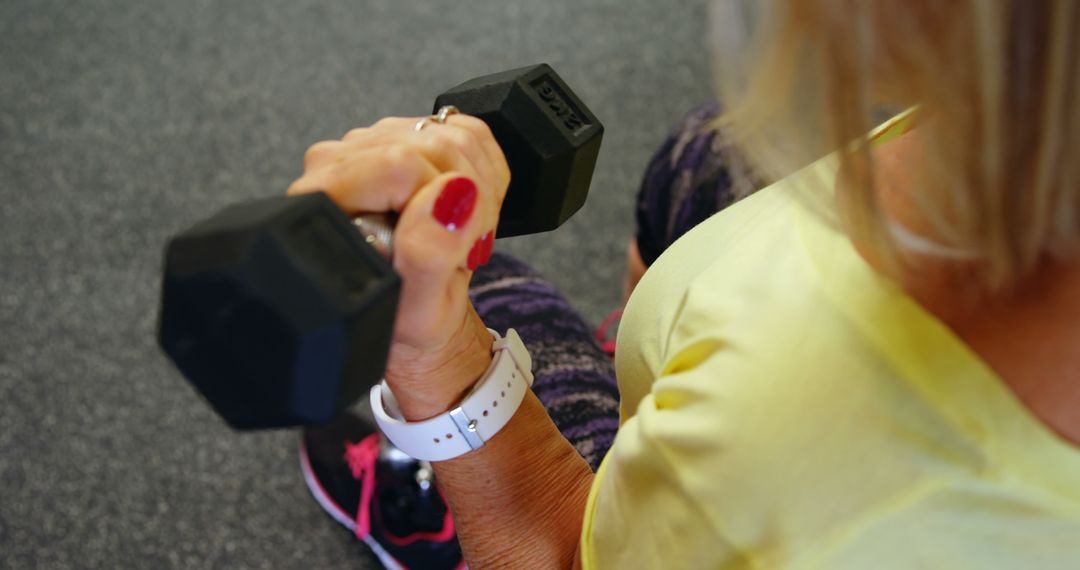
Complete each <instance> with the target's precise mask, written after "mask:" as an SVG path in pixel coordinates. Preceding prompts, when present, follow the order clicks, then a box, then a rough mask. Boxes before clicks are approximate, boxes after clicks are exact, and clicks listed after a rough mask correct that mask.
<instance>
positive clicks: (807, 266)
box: [581, 159, 1080, 569]
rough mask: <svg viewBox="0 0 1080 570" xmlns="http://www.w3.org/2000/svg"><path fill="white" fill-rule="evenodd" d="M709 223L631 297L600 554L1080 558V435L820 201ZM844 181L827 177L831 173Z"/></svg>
mask: <svg viewBox="0 0 1080 570" xmlns="http://www.w3.org/2000/svg"><path fill="white" fill-rule="evenodd" d="M813 177H820V178H819V180H824V181H826V182H828V181H830V180H835V161H833V160H830V159H825V160H822V161H820V162H818V163H815V164H813V165H811V166H810V167H807V168H806V169H804V170H802V171H800V172H798V173H796V174H794V175H793V176H791V177H789V178H788V179H785V180H784V181H781V182H779V183H777V184H775V185H773V186H772V187H770V188H767V189H765V190H762V191H760V192H758V193H757V194H755V195H753V196H751V197H750V198H747V199H745V200H743V201H742V202H740V203H738V204H736V205H735V206H732V207H730V208H728V209H727V210H724V211H723V212H721V213H719V214H717V215H715V216H713V217H712V218H710V219H708V220H707V221H705V222H703V223H702V224H700V225H699V226H698V227H696V228H694V229H693V230H691V231H690V232H689V233H687V234H686V235H685V236H684V237H683V238H682V239H680V240H679V241H678V242H676V243H675V244H674V245H673V246H671V247H670V248H669V249H668V251H667V252H665V253H664V254H663V255H662V256H661V257H660V258H659V259H658V260H657V261H656V263H655V264H654V265H653V267H651V268H650V269H649V271H648V272H647V274H646V275H645V277H644V279H643V280H642V281H641V283H640V284H639V285H638V286H637V289H636V290H635V292H634V295H633V297H632V298H631V299H630V302H629V304H628V306H627V308H626V312H625V316H624V318H623V321H622V324H621V326H620V331H619V339H618V352H617V355H618V356H617V361H616V366H617V371H618V378H619V388H620V392H621V394H622V426H621V429H620V431H619V434H618V437H616V439H615V444H614V446H613V447H612V449H611V452H610V453H609V454H608V456H607V458H606V459H605V460H604V462H603V464H602V466H601V468H600V470H599V472H598V473H597V477H596V480H595V482H594V484H593V488H592V491H591V493H590V496H589V501H588V505H587V508H586V514H585V524H584V527H583V531H582V542H581V553H582V561H583V563H584V566H585V567H586V568H604V569H608V568H618V569H622V568H744V567H760V568H776V567H784V568H859V569H864V568H874V569H882V568H905V569H907V568H980V569H981V568H1025V569H1026V568H1039V569H1046V568H1080V449H1078V448H1076V447H1074V446H1071V445H1069V444H1067V443H1066V442H1064V441H1062V440H1061V439H1059V438H1058V437H1056V436H1055V435H1054V434H1053V433H1052V432H1050V431H1048V430H1047V429H1046V428H1045V427H1044V426H1043V425H1042V424H1041V423H1039V421H1038V420H1037V419H1035V418H1034V417H1033V416H1032V415H1031V413H1030V412H1029V411H1028V410H1027V409H1026V408H1025V407H1024V406H1023V405H1022V404H1021V403H1020V402H1019V401H1018V400H1016V398H1015V397H1014V396H1013V394H1012V393H1011V392H1010V391H1009V390H1008V388H1007V387H1006V386H1005V385H1004V384H1003V383H1002V381H1001V379H1000V378H998V377H997V376H996V375H995V374H994V372H993V371H992V370H991V369H989V367H988V366H987V365H986V364H985V363H984V362H982V361H981V360H980V359H979V358H978V356H977V355H976V354H974V353H973V352H972V351H971V350H970V349H969V348H968V347H967V346H966V345H964V344H963V342H961V341H960V340H959V339H958V338H957V337H956V336H955V335H953V333H952V332H951V331H950V330H949V329H948V328H946V327H945V326H944V325H943V324H942V323H941V322H939V321H938V320H937V319H935V318H934V317H933V316H932V315H931V314H929V313H927V312H926V311H925V310H924V309H923V308H922V307H920V306H919V305H918V304H916V303H915V302H914V301H913V300H911V299H910V298H909V297H907V296H906V295H905V294H904V293H903V292H902V291H901V290H899V289H898V288H897V287H895V286H894V285H893V284H892V283H890V282H889V281H887V280H886V279H884V278H882V277H880V276H879V275H878V274H876V273H875V272H874V271H873V270H872V269H871V268H870V267H869V266H868V265H867V264H866V263H865V261H864V260H863V259H862V258H861V257H860V256H859V255H858V254H857V253H856V252H855V250H854V248H853V247H852V245H851V243H850V242H849V241H848V239H847V238H846V237H845V236H844V235H843V234H842V233H840V232H839V231H837V230H836V229H834V227H832V226H831V225H830V224H829V223H827V222H826V221H825V218H824V217H823V216H822V215H821V213H820V211H819V210H818V208H820V207H822V206H824V207H826V208H827V207H828V205H829V204H830V203H831V196H830V194H829V193H828V192H827V191H808V190H805V188H806V187H807V186H808V185H807V184H806V182H807V181H808V180H809V179H810V178H813ZM817 186H818V187H825V188H828V187H831V184H828V183H826V184H823V185H822V184H818V185H817Z"/></svg>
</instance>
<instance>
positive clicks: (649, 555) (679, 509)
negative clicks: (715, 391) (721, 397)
mask: <svg viewBox="0 0 1080 570" xmlns="http://www.w3.org/2000/svg"><path fill="white" fill-rule="evenodd" d="M689 352H690V353H692V354H690V355H688V356H687V358H688V359H690V360H695V361H696V360H700V359H701V358H702V357H705V358H706V361H705V362H702V363H700V364H696V365H693V366H692V367H691V368H690V369H688V370H681V371H678V372H675V373H674V374H671V375H669V376H665V377H661V378H660V379H658V380H657V382H656V383H655V384H654V389H653V391H652V392H651V393H650V394H649V395H647V396H646V397H645V398H644V399H643V400H642V402H641V404H640V405H639V407H638V409H637V411H636V413H635V414H634V416H633V417H631V418H630V419H629V420H627V421H626V423H624V424H623V426H622V428H620V431H619V436H618V438H617V439H616V444H615V446H614V447H613V448H612V449H611V451H610V452H609V454H608V456H607V457H606V458H605V460H604V462H603V464H602V465H601V467H600V470H599V471H598V473H597V476H596V479H595V482H594V484H593V488H592V490H591V492H590V496H589V501H588V504H587V507H586V515H585V524H584V525H583V534H582V550H581V552H582V562H583V565H584V567H585V568H746V567H748V566H753V565H754V564H753V563H752V561H751V560H749V559H748V558H747V557H746V556H745V555H744V554H743V553H741V552H740V551H739V549H738V548H737V547H736V546H735V545H734V544H733V542H732V541H731V540H730V539H729V537H728V536H726V535H725V533H724V532H723V531H722V529H721V527H720V525H719V521H718V520H717V516H718V509H716V508H715V503H716V501H718V500H722V496H723V495H724V494H726V492H728V491H731V490H732V489H730V488H728V489H727V490H725V489H724V488H723V487H722V485H725V482H724V481H722V480H721V479H722V477H710V476H709V474H717V470H716V461H717V459H718V458H719V456H720V455H722V454H723V452H724V447H725V446H726V445H727V444H728V443H729V441H730V440H729V439H728V438H725V437H724V434H723V426H722V425H720V424H721V423H722V422H717V421H716V419H717V410H716V409H715V406H714V405H715V403H716V402H715V400H714V399H713V398H711V397H709V396H708V395H707V394H705V393H703V392H702V391H699V390H696V389H695V386H698V387H704V386H703V384H704V383H709V382H714V381H715V379H716V374H717V373H718V370H717V368H718V365H720V364H721V363H720V362H719V361H720V360H723V358H722V357H718V356H717V354H715V353H713V352H714V347H707V346H706V347H702V346H698V347H695V348H691V349H690V350H689ZM693 353H696V354H693ZM706 391H708V390H706Z"/></svg>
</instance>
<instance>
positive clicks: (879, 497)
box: [290, 0, 1080, 568]
mask: <svg viewBox="0 0 1080 570" xmlns="http://www.w3.org/2000/svg"><path fill="white" fill-rule="evenodd" d="M753 6H756V7H758V8H760V9H761V10H763V13H762V14H759V17H760V19H759V20H758V21H759V22H760V23H761V25H762V26H763V27H762V28H761V29H760V30H759V31H758V33H757V34H756V35H755V37H758V38H762V42H761V43H760V45H756V44H755V45H754V46H753V48H754V49H751V50H750V55H749V57H748V58H747V59H746V60H745V61H747V62H749V65H748V66H747V67H746V69H749V70H750V72H748V73H746V74H743V75H740V74H739V73H738V72H733V71H732V70H731V69H728V70H727V71H726V73H728V77H734V78H735V79H736V81H734V82H733V83H732V84H729V85H728V86H726V87H729V86H731V85H734V86H735V88H736V90H735V93H737V95H732V92H731V91H728V90H727V89H726V87H725V91H724V94H725V101H726V102H728V103H729V105H730V107H729V108H730V109H731V110H732V112H731V114H730V115H728V116H726V117H724V118H723V119H722V124H723V128H724V131H723V132H724V133H725V136H730V137H732V138H733V139H734V140H735V141H736V142H738V143H739V145H740V147H741V148H742V149H743V151H744V152H745V153H746V156H748V157H749V158H750V159H751V161H752V163H753V165H754V167H755V168H756V171H757V172H760V173H762V175H763V176H765V177H767V178H773V179H776V177H777V175H780V174H784V173H787V172H794V174H791V175H790V176H787V177H786V178H784V179H783V180H781V181H780V182H778V183H776V184H773V185H771V186H769V187H768V188H766V189H764V190H762V191H760V192H757V193H756V194H753V195H752V196H750V197H749V198H746V199H745V200H742V201H740V202H739V203H737V204H735V205H734V206H732V207H730V208H727V209H725V210H723V211H722V212H721V213H719V214H717V215H715V216H712V217H710V218H708V219H707V220H705V221H704V222H702V223H701V224H699V225H697V226H696V227H695V228H694V229H693V230H692V231H689V232H688V233H686V235H684V236H683V237H681V238H680V239H679V240H678V241H676V242H675V243H674V244H672V245H671V246H670V247H668V248H666V249H665V250H664V251H663V253H662V254H661V255H660V256H659V257H658V258H657V259H656V260H655V261H654V262H652V263H651V265H650V266H649V270H648V271H647V272H646V273H645V276H644V277H643V278H642V280H641V281H640V283H638V285H637V287H636V288H635V290H634V293H633V295H632V297H631V299H630V301H629V303H628V305H627V307H626V312H625V316H624V318H623V322H622V325H621V329H620V332H619V339H618V351H617V358H616V368H617V373H618V382H619V392H620V397H621V402H620V406H621V408H620V427H619V430H618V434H617V436H616V437H615V441H614V444H613V445H612V447H611V450H610V452H609V453H607V456H606V458H605V459H604V462H603V464H602V465H601V466H600V468H599V470H598V471H597V473H596V474H595V475H594V474H593V472H592V470H591V469H590V467H589V465H588V463H586V461H585V460H584V459H583V458H582V456H581V455H580V454H579V453H578V452H577V451H575V449H574V447H573V446H571V444H570V443H569V442H568V441H567V439H566V438H565V437H563V436H562V435H561V434H560V432H559V430H558V428H557V427H556V426H555V424H554V423H553V422H552V421H551V419H550V418H549V416H548V414H547V413H546V412H545V409H544V407H543V405H542V404H541V402H540V401H539V400H538V399H537V398H536V397H535V396H534V395H533V394H532V392H527V393H526V394H525V395H524V396H523V399H522V400H521V402H520V404H515V405H517V406H518V407H517V408H516V412H515V413H513V414H512V415H511V416H509V417H508V419H507V421H506V423H505V425H500V426H498V427H499V429H498V430H497V433H496V434H495V435H494V436H492V437H489V438H488V439H487V441H486V442H484V444H483V445H482V446H480V447H479V448H478V449H476V450H474V451H469V452H467V453H463V454H460V455H456V456H454V457H453V458H451V459H447V460H442V461H435V462H433V465H434V469H435V472H436V474H437V476H438V480H439V484H440V488H441V490H442V493H443V495H444V496H445V498H446V500H447V502H448V503H449V505H450V507H451V509H452V511H453V514H454V523H455V524H456V529H457V533H458V536H459V539H460V542H461V548H462V550H463V552H464V558H465V560H466V561H468V563H469V565H470V566H471V567H474V568H484V567H491V566H510V567H528V568H537V567H568V566H574V565H581V566H583V567H587V568H593V567H595V568H616V567H741V566H766V567H773V566H795V567H805V566H810V567H851V568H864V567H875V568H880V567H898V568H910V567H923V566H934V567H936V566H940V567H956V566H964V565H970V566H977V567H1075V566H1078V565H1080V541H1078V540H1077V539H1076V537H1078V536H1080V449H1078V447H1077V446H1078V445H1080V413H1077V411H1076V410H1077V409H1078V406H1080V325H1078V323H1080V253H1078V250H1080V248H1078V245H1080V184H1078V182H1080V172H1078V170H1080V167H1078V165H1077V163H1078V161H1077V160H1074V156H1073V155H1074V150H1073V149H1075V148H1077V147H1078V143H1080V111H1078V109H1080V57H1077V56H1078V55H1080V50H1078V49H1077V36H1078V33H1080V7H1078V6H1077V5H1076V4H1075V3H1073V2H1069V1H1067V0H1061V1H1053V0H1044V1H1037V2H1031V1H1021V0H1015V1H1008V0H1001V1H998V2H974V1H973V2H933V1H931V0H915V1H911V0H907V1H904V2H900V1H888V0H882V1H880V2H873V3H870V2H853V1H850V0H777V1H775V2H771V3H769V4H755V5H753ZM729 7H730V6H729ZM721 12H723V11H721ZM733 20H734V19H733V18H732V17H731V15H730V14H728V15H727V16H726V17H724V18H723V21H733ZM719 32H720V34H718V37H719V38H720V39H725V38H729V37H731V35H732V34H734V32H732V33H731V34H724V33H723V32H724V30H719ZM890 108H892V109H904V108H912V109H913V110H911V111H908V112H906V113H903V114H901V115H900V116H899V117H898V118H897V119H895V120H893V121H891V122H889V123H887V124H886V125H884V126H883V127H881V128H879V129H877V130H875V131H874V132H873V134H872V135H871V136H869V137H867V136H865V135H864V134H863V133H867V132H869V131H870V130H871V126H872V124H873V123H872V121H873V119H874V118H875V117H877V116H880V113H881V110H882V109H890ZM416 123H417V119H416V118H410V119H386V120H383V121H380V122H379V123H377V124H376V125H374V126H373V127H371V128H367V129H357V130H355V131H353V132H350V133H349V134H348V135H347V136H346V137H345V138H344V139H343V140H342V141H339V142H333V143H320V144H319V145H316V146H315V147H313V148H312V150H311V151H310V152H309V154H308V157H307V161H306V164H305V174H304V176H302V177H301V178H300V179H299V180H297V181H296V182H295V183H294V184H293V186H292V187H291V188H290V191H291V192H294V193H296V192H308V191H316V190H323V191H327V192H328V193H329V194H330V195H331V196H332V197H333V198H334V199H335V201H336V202H337V203H338V204H339V205H340V206H341V207H342V208H343V209H344V210H345V211H346V212H349V213H353V214H356V213H360V212H369V211H386V210H395V211H399V212H400V213H401V218H400V222H399V225H398V234H397V239H396V243H395V257H394V265H395V268H396V269H397V270H398V271H399V272H400V273H401V274H402V275H403V278H404V283H405V285H404V289H403V291H402V302H401V308H400V309H399V314H398V320H397V328H396V330H395V336H394V340H393V348H392V351H391V356H390V362H389V365H388V370H387V377H386V383H387V386H388V389H387V390H384V391H382V392H381V394H382V401H379V400H376V401H375V402H373V403H374V405H375V406H376V407H382V408H386V407H389V408H390V409H389V411H387V410H385V409H384V410H383V411H384V412H386V414H387V417H390V416H393V415H394V413H395V412H400V416H398V418H396V419H393V420H386V421H387V422H388V423H386V424H384V425H389V426H390V428H388V429H396V428H395V427H394V426H396V425H402V424H400V423H394V422H402V421H404V422H420V421H422V420H426V419H429V418H441V417H442V416H443V415H444V414H446V413H447V412H448V411H450V410H452V409H454V408H455V407H456V406H458V404H459V403H460V402H461V401H462V398H463V397H467V396H468V395H469V394H470V390H471V389H472V388H473V386H474V384H476V383H477V381H478V379H482V380H484V381H486V377H485V376H484V375H485V373H486V371H488V369H489V367H490V366H491V365H492V362H493V344H492V335H491V333H489V332H488V331H487V330H486V328H485V323H484V322H483V321H482V320H481V318H480V316H479V315H478V314H477V311H476V310H475V309H474V308H473V305H472V304H471V303H470V299H469V296H468V284H469V280H470V277H471V275H472V272H473V270H475V269H477V268H478V267H479V266H480V265H481V264H482V263H483V262H485V261H487V260H488V258H489V257H490V232H491V231H492V230H493V229H494V228H495V225H496V220H497V214H498V209H499V204H500V203H501V200H502V196H503V193H504V192H505V189H506V186H507V182H508V179H509V175H508V172H507V169H506V165H505V161H504V160H503V157H502V155H501V153H500V151H499V149H498V147H497V146H496V145H495V143H494V141H493V140H492V138H491V136H490V133H489V132H488V131H487V129H486V127H484V125H483V124H482V123H481V122H479V121H477V120H475V119H473V118H470V117H466V116H460V115H455V116H451V117H449V118H448V119H447V120H446V121H445V123H444V124H429V125H427V126H426V127H425V128H423V129H421V130H419V131H418V132H417V131H416V130H414V125H416ZM837 149H839V150H837ZM821 156H826V158H817V157H821ZM806 165H808V166H806ZM719 205H720V206H722V205H723V204H719ZM639 238H640V236H639ZM638 244H639V245H640V240H639V242H638ZM632 257H633V254H632ZM498 332H499V333H500V334H502V333H504V332H506V331H502V330H500V331H498ZM500 342H501V341H500ZM500 346H501V345H500V344H496V345H495V348H496V349H499V347H500ZM497 352H498V353H499V356H498V357H496V360H499V359H500V358H502V356H501V355H502V351H501V350H497ZM391 393H392V396H393V399H396V407H397V410H394V409H393V408H394V407H395V406H394V405H392V404H387V402H388V401H390V400H389V398H390V396H389V395H390V394H391ZM493 403H495V402H493ZM505 407H506V406H505V405H504V408H505ZM485 411H486V410H485ZM461 434H462V436H464V435H465V431H462V432H461ZM448 435H449V434H448ZM435 439H438V438H435ZM442 443H445V442H442ZM416 445H418V446H420V447H423V445H428V447H430V446H432V445H441V443H435V442H421V443H416ZM421 452H427V449H426V448H425V449H421ZM433 453H435V452H433Z"/></svg>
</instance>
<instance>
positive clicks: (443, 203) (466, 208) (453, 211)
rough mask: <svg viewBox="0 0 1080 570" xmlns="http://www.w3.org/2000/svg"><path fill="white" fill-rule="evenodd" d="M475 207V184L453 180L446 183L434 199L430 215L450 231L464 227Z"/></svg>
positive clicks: (462, 179) (462, 180) (457, 179)
mask: <svg viewBox="0 0 1080 570" xmlns="http://www.w3.org/2000/svg"><path fill="white" fill-rule="evenodd" d="M475 207H476V184H474V183H473V181H472V180H469V179H468V178H465V177H459V178H454V179H453V180H451V181H449V182H447V183H446V186H444V187H443V189H442V192H441V193H439V197H438V198H436V199H435V207H434V208H433V210H432V215H434V216H435V219H436V220H437V221H438V222H439V223H440V224H442V225H443V226H445V227H446V229H448V230H450V231H456V230H457V229H458V228H460V227H462V226H464V225H465V223H466V222H468V221H469V217H470V216H472V213H473V208H475Z"/></svg>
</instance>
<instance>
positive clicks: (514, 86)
mask: <svg viewBox="0 0 1080 570" xmlns="http://www.w3.org/2000/svg"><path fill="white" fill-rule="evenodd" d="M443 105H455V106H457V107H458V108H460V109H462V111H463V112H466V113H468V114H470V115H474V116H476V117H478V118H480V119H482V120H483V121H484V122H486V123H487V124H488V126H489V127H490V128H491V131H492V134H494V135H495V138H496V139H497V140H498V141H499V146H500V147H502V149H503V152H504V153H505V154H506V159H507V162H508V163H509V164H510V170H511V172H512V173H513V178H512V180H511V182H510V190H509V191H508V192H507V194H506V201H505V202H504V203H503V207H502V211H501V214H500V219H499V227H498V230H497V232H496V234H497V235H498V236H499V237H507V236H513V235H520V234H528V233H537V232H544V231H549V230H553V229H555V228H557V227H559V226H560V225H562V223H563V222H565V221H566V220H567V219H568V218H569V217H570V216H571V215H573V214H574V212H576V211H578V209H580V208H581V206H582V204H584V203H585V197H586V195H587V194H588V191H589V184H590V182H591V181H592V174H593V167H594V166H595V165H596V158H597V155H598V154H599V152H600V140H601V138H602V137H603V133H604V127H603V125H601V124H600V121H599V120H598V119H597V118H596V116H595V115H594V114H593V113H592V111H590V110H589V108H588V107H586V106H585V104H584V103H583V102H582V101H581V100H580V99H578V97H577V95H575V94H574V92H573V91H571V90H570V88H569V87H568V86H567V85H566V83H565V82H564V81H563V80H562V78H560V77H559V76H558V74H556V73H555V70H553V69H552V68H551V67H550V66H549V65H547V64H539V65H534V66H530V67H523V68H520V69H513V70H510V71H504V72H501V73H495V74H492V75H487V76H484V77H479V78H476V79H473V80H470V81H467V82H465V83H462V84H461V85H458V86H457V87H454V88H452V89H450V90H449V91H447V92H445V93H443V94H442V95H439V97H438V98H437V99H436V100H435V109H438V108H440V107H442V106H443Z"/></svg>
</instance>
